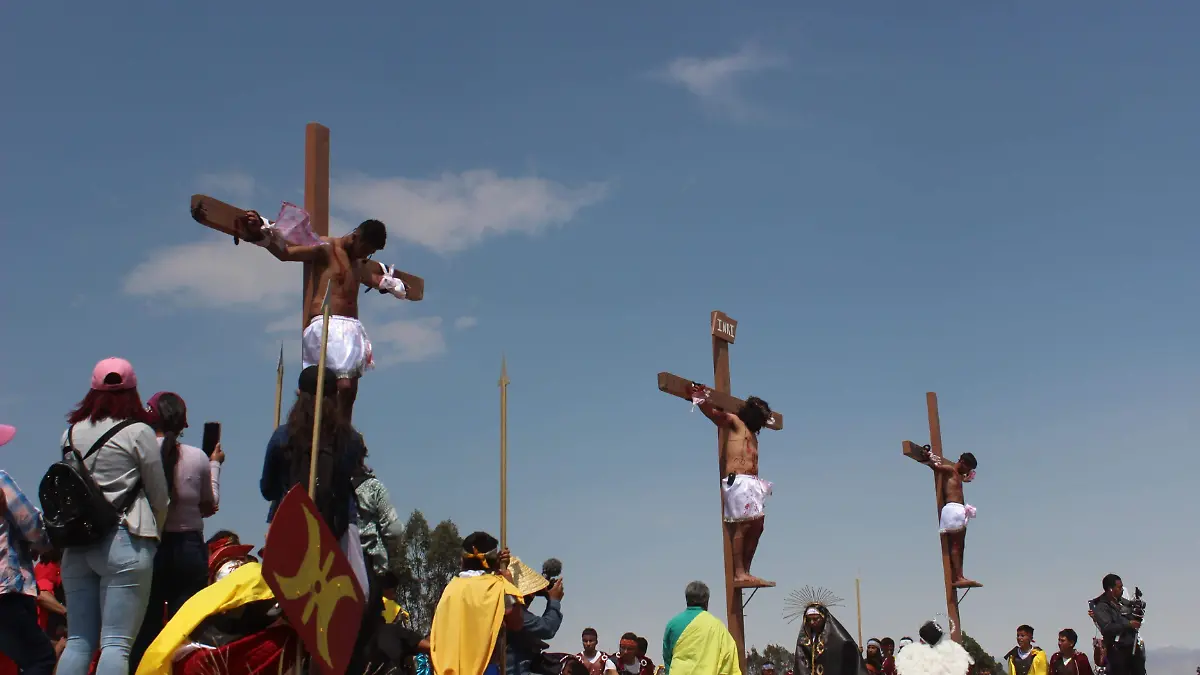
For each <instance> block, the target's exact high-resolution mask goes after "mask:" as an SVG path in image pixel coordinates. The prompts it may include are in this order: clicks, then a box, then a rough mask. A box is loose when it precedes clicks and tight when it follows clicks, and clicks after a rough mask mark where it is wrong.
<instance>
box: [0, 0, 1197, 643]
mask: <svg viewBox="0 0 1200 675" xmlns="http://www.w3.org/2000/svg"><path fill="white" fill-rule="evenodd" d="M4 14H5V20H4V21H3V22H2V25H0V56H2V57H3V61H4V63H6V64H7V66H6V69H5V70H6V73H5V78H4V81H5V85H6V86H5V93H6V96H5V105H4V107H3V112H2V113H0V119H3V120H4V121H5V122H6V124H5V128H6V130H7V133H6V134H5V140H4V153H3V155H4V158H5V161H4V162H2V163H0V199H2V200H3V203H4V205H5V208H4V209H3V212H2V213H0V220H2V222H3V228H4V233H5V248H4V250H5V251H6V252H7V255H6V256H5V262H4V265H3V267H2V268H0V269H2V271H0V274H2V275H3V281H4V287H5V288H6V289H7V292H6V293H5V294H4V298H5V299H4V303H3V306H4V309H5V315H6V317H7V320H6V322H5V324H4V330H3V332H2V333H0V335H2V337H0V364H2V368H3V370H2V372H3V378H2V379H0V418H2V420H3V421H5V422H10V423H13V424H16V425H18V426H19V428H20V433H19V435H18V437H17V440H16V441H15V442H14V443H13V444H12V445H10V446H9V447H6V448H4V450H3V454H2V455H0V466H2V467H3V468H5V469H7V470H8V471H10V472H11V473H13V475H14V476H15V477H16V478H17V479H18V480H19V481H20V483H21V484H22V485H23V486H24V487H25V488H26V489H27V490H29V491H31V492H33V491H35V490H36V485H37V481H38V479H39V477H40V475H41V473H42V472H43V471H44V469H45V467H46V466H47V465H48V464H49V463H50V462H51V461H52V460H53V459H54V456H55V454H56V448H55V446H56V443H57V440H58V436H59V434H60V433H61V430H62V427H63V418H62V416H63V415H64V414H65V413H66V411H67V410H68V409H69V408H70V407H71V406H72V404H74V403H75V402H76V401H77V400H78V399H79V398H81V397H82V396H83V394H84V393H85V388H86V386H87V377H88V375H89V372H90V368H91V366H92V364H94V363H95V361H96V360H98V359H100V358H103V357H105V356H109V355H113V354H116V355H122V356H126V357H128V358H129V359H131V360H132V361H133V362H134V364H135V366H136V368H137V370H138V373H139V376H140V378H141V382H142V391H143V394H144V395H147V396H148V395H149V394H150V393H152V392H153V391H156V390H159V389H171V390H174V391H178V392H179V393H181V394H182V395H183V396H184V397H185V398H186V399H187V401H188V404H189V407H190V409H191V415H192V419H193V420H194V421H195V422H196V424H195V425H194V426H196V427H197V430H196V431H197V433H196V434H195V438H193V441H198V436H199V433H198V428H199V424H198V423H199V422H201V421H203V420H220V421H221V422H223V424H224V428H225V444H224V445H225V448H226V451H227V453H228V455H229V460H228V462H227V464H226V471H225V477H224V481H223V500H222V509H221V512H220V513H219V514H218V515H217V516H216V517H215V518H213V519H212V520H211V521H210V525H209V527H210V528H212V529H216V528H218V527H233V528H235V529H237V530H239V531H240V532H241V533H242V534H243V535H244V536H245V537H247V538H249V539H251V540H254V539H257V538H259V537H261V535H262V534H263V531H264V529H265V526H264V524H263V522H262V520H263V517H264V515H265V511H266V506H265V504H264V503H263V502H262V500H261V499H260V498H259V495H258V491H257V480H258V475H259V471H260V466H261V456H262V452H263V448H264V446H265V443H266V440H267V438H268V436H269V434H270V431H271V429H270V417H271V414H272V410H271V406H272V402H273V389H274V367H275V358H276V353H277V350H278V348H279V345H280V343H281V341H283V342H284V343H285V344H286V349H287V357H288V375H287V379H288V382H289V384H290V383H291V382H293V381H294V377H295V376H296V374H297V373H298V360H299V352H298V347H297V346H296V344H297V342H296V340H297V337H298V335H297V333H298V330H297V329H296V327H297V326H298V324H299V319H298V316H297V315H298V309H299V302H300V299H299V270H298V268H296V267H294V266H287V265H283V264H280V263H276V262H275V261H274V260H273V259H271V258H270V257H269V256H268V255H266V254H265V253H264V252H263V251H260V250H258V249H256V248H253V247H249V246H240V247H238V248H236V249H235V248H234V247H233V246H232V245H230V244H229V242H228V240H223V239H221V238H220V237H217V236H215V235H213V234H212V233H211V232H209V231H207V230H205V229H204V228H202V227H200V226H199V225H197V224H195V223H194V222H192V221H191V219H190V218H189V217H188V213H187V210H186V208H187V202H188V197H189V196H190V195H191V194H192V193H193V192H205V193H208V194H212V195H214V196H217V197H220V198H223V199H226V200H228V201H233V202H235V203H238V204H244V205H246V206H250V207H255V208H258V209H259V210H262V211H264V212H267V213H273V212H274V211H275V210H277V209H278V204H279V202H280V201H281V200H291V201H296V202H300V201H301V200H302V195H301V189H302V177H303V164H302V162H303V140H304V125H305V123H306V122H309V121H314V120H315V121H320V122H322V123H323V124H325V125H327V126H329V127H330V129H331V130H332V172H333V180H334V188H333V193H334V197H333V217H334V221H335V227H341V228H345V227H347V226H348V225H350V224H353V223H355V222H357V221H358V220H361V219H362V218H364V217H379V218H382V219H383V220H385V221H386V222H387V223H388V225H389V229H390V232H391V237H390V238H389V245H388V248H387V250H386V254H385V255H384V256H383V258H385V259H387V260H389V261H392V262H396V263H399V265H400V266H401V267H402V268H403V269H407V270H410V271H412V272H414V273H417V274H421V275H423V276H424V277H425V278H426V280H427V283H428V289H427V295H426V300H424V301H423V302H421V303H417V304H408V303H401V302H399V301H395V300H392V299H390V298H385V297H380V296H377V295H372V296H369V297H366V298H364V309H363V317H364V320H365V321H366V323H367V326H368V329H369V330H370V331H371V332H372V336H373V338H374V339H375V341H376V349H377V352H378V354H379V356H380V358H381V360H382V361H383V362H384V363H383V365H382V366H381V368H380V369H378V370H377V371H375V372H372V373H370V374H369V375H368V376H367V377H366V378H365V379H364V380H363V383H362V391H361V394H360V397H359V404H358V407H357V409H356V415H355V420H356V422H357V425H358V426H359V427H360V429H361V430H362V431H363V432H364V433H365V435H366V437H367V439H368V442H369V444H370V448H371V457H372V462H373V464H374V466H375V467H376V469H377V470H378V471H379V473H380V474H381V476H382V478H383V479H384V481H385V482H386V483H387V485H388V486H389V488H390V489H391V490H392V494H393V496H394V499H395V502H396V505H397V508H398V509H399V510H401V511H402V512H408V511H410V510H411V509H413V508H420V509H422V510H423V511H424V512H425V513H426V515H427V516H428V517H429V518H430V519H431V520H439V519H443V518H452V519H453V520H455V521H456V522H457V523H458V525H459V527H460V529H462V530H464V531H471V530H474V529H489V530H496V529H498V517H497V515H496V504H497V500H498V497H497V495H498V486H497V441H496V439H497V390H496V380H497V377H498V374H499V365H500V357H501V354H506V355H507V358H508V364H509V370H510V375H511V377H512V380H513V384H512V386H511V389H510V419H509V429H510V448H511V459H510V471H511V477H510V479H511V485H512V487H511V490H510V504H509V516H510V537H511V545H512V548H513V549H514V551H515V552H516V553H517V554H518V555H521V556H522V557H524V558H527V559H529V560H530V561H531V562H533V563H535V564H536V562H537V561H540V560H541V559H543V558H546V557H549V556H552V555H553V556H557V557H560V558H562V559H563V561H564V562H565V564H566V580H567V581H566V583H567V603H566V621H565V623H564V625H563V628H562V631H561V633H560V636H561V637H560V638H559V639H558V640H557V641H556V642H555V646H556V647H560V648H562V649H574V648H575V647H576V646H577V645H578V639H577V636H578V634H579V631H580V630H581V629H582V628H583V627H584V626H585V625H594V626H595V627H597V628H598V629H599V630H600V633H601V636H602V642H603V644H604V645H609V646H615V643H616V641H617V639H618V637H619V634H620V633H621V632H623V631H625V630H633V631H635V632H638V633H639V634H642V635H646V636H648V637H649V638H650V640H651V644H652V645H654V647H653V648H652V652H653V653H654V654H655V655H656V654H657V651H658V649H657V642H658V637H659V636H660V635H661V631H662V627H663V624H664V622H665V621H666V620H667V619H668V618H669V617H670V615H672V614H673V613H674V612H675V611H677V610H679V609H681V604H682V589H683V586H684V585H685V584H686V582H687V581H689V580H691V579H693V578H699V579H704V580H707V581H708V582H709V584H710V585H711V586H713V587H714V588H718V587H719V586H720V584H721V553H720V543H719V539H718V536H719V535H718V517H719V511H718V507H717V498H716V495H715V494H714V493H715V492H716V485H715V480H716V472H715V470H714V463H715V459H714V453H715V447H714V446H715V442H714V439H713V433H712V429H711V427H710V426H709V425H708V423H707V422H706V421H705V420H704V419H703V418H702V417H701V416H700V414H699V413H691V414H689V410H688V405H687V404H686V403H684V402H682V401H680V400H678V399H673V398H670V397H668V396H665V395H663V394H661V393H659V392H658V391H657V389H656V387H655V384H654V376H655V374H656V373H657V372H659V371H662V370H668V371H671V372H674V373H677V374H679V375H682V376H684V377H690V378H694V379H703V380H710V379H711V375H712V371H711V360H710V358H709V346H708V326H707V322H708V313H709V311H711V310H713V309H720V310H723V311H725V312H726V313H728V314H729V315H731V316H732V317H733V318H735V319H737V320H738V321H739V322H740V326H739V328H740V330H739V336H738V343H737V344H736V345H734V347H733V352H732V354H733V356H732V366H733V370H732V372H733V385H734V389H735V393H738V394H740V395H743V396H744V395H748V394H757V395H759V396H762V397H764V398H766V399H767V400H768V401H770V402H771V404H772V405H773V406H774V407H775V408H776V409H777V410H780V411H781V412H783V413H784V414H785V415H786V418H787V425H788V426H787V429H786V430H785V431H784V432H782V433H770V434H767V435H766V436H765V437H764V439H763V443H762V451H763V456H762V472H763V474H764V476H765V477H766V478H768V479H770V480H772V481H774V482H775V485H776V495H775V497H774V498H773V499H772V501H771V502H770V504H769V514H770V515H769V517H768V521H767V531H766V535H765V538H764V540H763V543H762V546H761V549H760V553H759V559H758V560H757V561H756V565H755V570H756V571H757V572H758V573H760V574H761V575H762V576H765V577H766V578H769V579H773V580H775V581H777V582H778V583H779V588H778V589H775V590H769V591H764V592H761V593H759V594H758V597H756V598H755V599H754V601H753V603H752V604H751V605H750V607H749V608H748V609H747V619H746V622H747V632H748V636H749V642H750V643H751V644H758V645H763V644H765V643H767V642H773V641H774V642H783V643H785V644H791V643H793V642H794V637H795V626H790V625H787V624H786V623H784V622H783V621H782V620H781V618H780V616H781V613H782V606H783V600H784V598H785V597H786V595H787V593H788V592H789V591H790V590H791V589H793V588H798V587H800V586H803V585H805V584H814V585H821V586H827V587H829V588H831V589H833V590H834V591H836V592H838V593H839V594H840V595H842V596H843V597H846V598H847V599H848V602H847V605H848V607H849V609H847V610H844V613H843V614H842V617H843V620H844V621H845V622H846V623H847V624H851V625H852V624H853V609H852V608H853V592H854V590H853V589H854V576H855V574H856V573H858V574H861V576H862V579H863V594H864V597H863V612H864V629H865V632H866V633H868V634H871V635H884V634H888V635H892V636H894V637H899V636H900V635H903V634H914V633H915V632H916V629H917V627H918V626H919V625H920V623H921V622H922V621H924V620H925V619H927V618H930V617H931V616H933V615H934V613H935V612H939V611H943V610H944V606H943V604H942V602H941V598H942V595H941V590H940V584H941V569H940V564H939V557H938V552H937V535H936V521H935V519H934V516H935V514H934V508H933V497H932V495H931V494H930V493H931V491H932V490H931V486H930V482H931V481H930V479H929V477H928V470H927V469H924V468H922V467H920V466H917V465H915V464H914V463H913V462H911V461H910V460H907V459H905V458H903V457H902V456H901V454H900V442H901V441H902V440H904V439H905V438H911V439H913V440H917V441H922V442H923V441H924V440H925V439H926V436H927V432H926V425H925V408H924V392H925V391H928V390H934V391H937V392H938V393H939V395H940V398H941V405H942V419H943V433H944V438H945V446H946V450H947V453H948V454H956V453H958V452H962V451H966V450H970V451H972V452H974V453H975V454H976V455H977V456H978V457H979V459H980V471H979V478H978V480H977V481H976V482H975V483H973V484H972V485H970V486H969V490H968V492H967V495H968V499H969V500H970V501H971V502H972V503H974V504H975V505H976V506H977V507H978V508H979V514H980V515H979V518H978V519H977V520H976V521H974V522H973V523H972V527H971V531H970V535H969V537H968V553H967V571H968V573H969V574H971V575H972V576H974V577H975V578H977V579H979V580H981V581H983V582H984V584H985V585H986V586H985V588H983V589H981V590H978V591H975V592H973V593H972V594H971V595H970V597H969V598H968V599H967V600H966V601H965V602H964V604H963V609H962V611H963V620H964V623H965V627H966V629H967V631H968V632H970V633H973V634H975V635H976V636H977V637H979V638H980V639H981V641H982V642H983V643H984V645H985V646H986V647H987V648H988V649H989V650H991V651H992V652H994V653H1003V652H1004V651H1006V650H1007V649H1008V647H1009V646H1011V644H1012V642H1013V638H1012V635H1013V631H1014V627H1015V626H1016V625H1018V624H1020V623H1031V624H1033V625H1034V626H1035V627H1036V628H1037V630H1038V632H1037V637H1039V638H1040V639H1041V641H1042V643H1043V644H1046V645H1053V644H1054V634H1055V632H1057V630H1058V629H1059V628H1062V627H1066V626H1073V627H1075V628H1077V629H1079V631H1080V633H1082V634H1085V635H1090V634H1091V632H1092V631H1091V630H1090V629H1089V625H1088V624H1089V622H1088V619H1087V617H1086V615H1085V613H1084V612H1085V611H1086V605H1085V601H1086V600H1087V599H1088V598H1090V597H1092V596H1094V595H1096V594H1097V593H1098V592H1099V580H1100V577H1101V576H1102V575H1104V574H1105V573H1107V572H1110V571H1116V572H1118V573H1120V574H1122V575H1123V576H1124V577H1125V579H1126V580H1127V582H1129V583H1131V584H1132V583H1136V584H1138V585H1141V586H1142V587H1143V588H1144V589H1145V590H1146V592H1147V593H1148V600H1149V601H1150V605H1151V618H1150V621H1149V622H1148V623H1147V627H1146V634H1147V637H1148V639H1149V640H1150V641H1151V642H1152V643H1154V644H1159V645H1161V644H1175V645H1188V646H1195V645H1196V642H1195V640H1196V638H1195V636H1194V634H1193V631H1192V628H1194V626H1193V625H1190V624H1192V623H1193V622H1192V621H1191V617H1193V616H1194V607H1195V606H1196V605H1197V603H1200V594H1198V593H1197V591H1196V586H1195V583H1194V579H1193V578H1192V574H1191V572H1192V570H1193V569H1194V567H1195V565H1194V561H1195V560H1196V559H1197V557H1198V556H1200V545H1198V544H1197V540H1196V537H1195V526H1194V524H1193V523H1194V521H1195V519H1196V517H1197V516H1198V515H1200V508H1198V506H1197V503H1198V502H1197V500H1196V498H1195V484H1196V478H1195V476H1196V474H1197V472H1198V471H1200V460H1198V459H1197V454H1196V453H1195V448H1196V440H1195V439H1196V433H1197V428H1196V426H1195V421H1194V420H1195V410H1196V408H1197V405H1198V404H1200V385H1197V382H1198V379H1197V375H1198V374H1200V373H1198V370H1200V368H1198V367H1197V361H1196V359H1195V356H1194V355H1195V345H1196V344H1197V338H1198V337H1200V322H1198V321H1197V318H1196V317H1197V314H1196V312H1195V310H1194V298H1195V297H1196V295H1197V292H1198V291H1200V273H1198V272H1197V270H1196V266H1195V264H1194V260H1195V251H1196V248H1197V245H1200V234H1197V229H1196V228H1195V227H1194V224H1193V220H1194V217H1195V186H1194V177H1195V175H1196V174H1197V170H1198V169H1200V166H1197V159H1196V158H1197V156H1200V136H1198V135H1197V134H1196V133H1195V124H1196V123H1195V120H1196V119H1197V117H1198V113H1200V97H1198V96H1197V93H1196V88H1195V87H1194V86H1192V84H1191V83H1192V82H1193V81H1194V71H1195V66H1196V63H1197V59H1198V58H1200V46H1197V43H1196V41H1195V39H1194V38H1195V36H1194V30H1193V27H1194V26H1195V25H1196V20H1197V19H1200V7H1197V6H1196V5H1195V4H1194V3H1184V2H1151V3H1139V4H1136V5H1135V4H1133V3H1117V2H1111V1H1105V2H1093V3H1078V2H1066V3H1049V4H1047V3H1038V2H1031V1H1023V0H1022V1H1018V2H1009V3H930V2H907V3H883V2H875V3H861V4H858V5H854V4H852V3H850V4H848V3H832V2H809V3H789V2H775V1H772V2H756V3H738V4H736V5H735V4H733V3H717V2H704V1H698V0H693V1H692V2H686V3H685V2H680V1H661V2H654V3H637V4H635V3H629V2H623V3H550V2H528V3H482V2H480V3H442V4H440V5H435V4H434V3H365V2H364V3H350V4H349V5H346V6H345V7H343V8H341V9H339V10H338V11H336V12H335V11H333V10H331V9H330V5H327V4H324V3H322V4H317V3H311V2H291V3H286V4H285V3H280V2H260V3H230V2H210V3H186V4H185V3H154V4H147V3H142V4H141V5H140V6H138V7H136V8H133V7H129V6H121V5H119V4H118V5H112V4H106V5H103V6H101V5H91V4H83V3H72V4H68V3H62V2H42V3H36V4H34V3H22V4H21V5H20V6H12V7H9V8H7V9H6V10H5V12H4ZM1188 486H1191V487H1188ZM714 609H716V610H717V613H718V614H723V611H722V609H721V608H719V607H714Z"/></svg>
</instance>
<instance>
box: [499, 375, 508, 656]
mask: <svg viewBox="0 0 1200 675" xmlns="http://www.w3.org/2000/svg"><path fill="white" fill-rule="evenodd" d="M500 548H501V549H506V548H508V364H507V362H506V359H505V358H504V357H503V356H501V357H500ZM507 671H508V632H507V631H505V632H504V633H502V634H501V635H500V675H507Z"/></svg>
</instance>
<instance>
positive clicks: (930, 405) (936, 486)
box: [902, 391, 962, 644]
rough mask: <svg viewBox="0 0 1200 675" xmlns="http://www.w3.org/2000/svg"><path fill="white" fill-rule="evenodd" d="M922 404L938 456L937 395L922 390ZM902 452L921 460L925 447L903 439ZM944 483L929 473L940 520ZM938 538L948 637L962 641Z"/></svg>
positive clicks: (946, 546) (946, 552) (945, 552)
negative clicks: (948, 619)
mask: <svg viewBox="0 0 1200 675" xmlns="http://www.w3.org/2000/svg"><path fill="white" fill-rule="evenodd" d="M925 406H926V408H927V409H928V411H929V450H928V452H930V453H932V454H933V456H935V457H938V458H941V457H942V456H943V455H942V422H941V418H940V417H939V416H938V403H937V394H936V393H935V392H932V391H930V392H926V394H925ZM902 448H903V451H904V455H905V456H906V457H909V458H911V459H914V460H916V461H918V462H922V463H924V461H925V454H926V449H925V446H922V445H917V444H916V443H913V442H912V441H904V443H903V445H902ZM945 482H946V479H945V478H944V477H943V476H942V475H941V474H939V473H938V472H936V471H935V472H933V491H934V500H935V503H936V505H937V518H938V521H939V522H940V520H941V516H942V507H943V506H945V505H946V499H945ZM938 539H940V540H941V542H942V577H943V580H944V582H945V585H946V615H947V616H948V617H949V618H950V639H952V640H954V641H955V642H957V643H959V644H962V621H961V620H960V619H959V616H958V590H957V589H956V588H954V572H953V569H952V568H951V566H950V542H949V541H947V539H946V537H945V536H944V535H939V536H938Z"/></svg>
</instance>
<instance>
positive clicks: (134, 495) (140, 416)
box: [57, 358, 170, 675]
mask: <svg viewBox="0 0 1200 675" xmlns="http://www.w3.org/2000/svg"><path fill="white" fill-rule="evenodd" d="M67 421H68V422H70V424H71V426H70V427H69V428H68V430H67V432H66V433H64V434H63V436H62V445H63V447H64V448H66V447H68V444H69V445H70V446H71V447H73V448H75V449H76V450H78V451H79V452H80V453H85V452H87V451H88V449H90V448H91V447H92V446H93V445H94V444H95V443H96V442H97V441H99V440H100V439H101V437H103V436H105V435H106V434H107V432H109V431H110V430H112V429H114V428H115V427H117V426H118V425H121V424H123V423H125V422H126V421H130V422H133V423H132V424H129V425H127V426H124V427H123V428H121V429H120V430H119V431H118V432H117V433H116V434H115V435H113V436H112V437H111V438H109V439H108V441H107V442H105V443H104V444H103V445H102V446H101V447H100V448H99V449H98V450H97V451H96V452H95V453H94V454H92V455H91V457H89V458H86V459H84V460H83V466H84V468H85V469H86V470H87V471H88V472H89V473H90V475H91V477H92V479H93V480H94V481H95V483H96V485H97V486H98V487H99V488H100V490H101V492H103V494H104V498H105V499H106V500H107V501H109V502H110V503H111V504H113V505H114V506H117V505H121V506H119V507H118V511H119V512H120V519H119V524H118V525H117V527H116V528H115V529H114V530H113V531H112V532H111V533H110V534H109V535H107V536H106V537H104V538H103V539H101V540H100V541H98V542H96V543H94V544H89V545H87V546H80V547H69V548H67V549H66V550H65V551H64V552H63V558H62V580H63V588H64V590H65V591H66V595H67V602H66V605H67V606H68V607H69V608H70V620H69V621H68V624H67V647H66V649H64V650H63V653H62V658H61V659H60V660H59V662H58V671H57V673H58V675H87V673H88V669H89V666H90V663H91V658H92V654H93V653H95V651H96V650H97V649H99V650H100V660H99V661H98V662H97V664H96V675H128V673H129V670H130V668H129V652H130V649H131V648H132V646H133V640H134V636H135V635H137V632H138V629H139V628H140V627H141V625H142V618H143V616H144V614H145V612H146V602H147V599H148V598H149V594H150V584H151V579H152V577H153V574H154V553H155V551H156V550H157V549H158V539H159V535H160V533H161V531H162V529H161V527H162V524H163V523H165V522H166V518H167V505H168V502H169V499H170V497H169V492H168V488H167V478H166V474H165V473H164V471H163V466H162V458H161V455H160V452H159V447H158V438H157V437H155V435H154V430H153V429H151V428H150V425H149V424H146V421H147V414H146V411H145V409H144V408H143V407H142V401H141V398H140V397H139V396H138V391H137V376H136V375H135V374H134V372H133V366H131V365H130V364H129V362H128V361H126V360H125V359H118V358H108V359H104V360H103V361H101V362H100V363H97V364H96V367H95V369H94V370H93V371H92V385H91V389H90V390H89V391H88V393H87V395H86V396H84V398H83V400H82V401H80V402H79V405H78V406H76V408H75V409H74V410H72V411H71V412H70V414H68V415H67Z"/></svg>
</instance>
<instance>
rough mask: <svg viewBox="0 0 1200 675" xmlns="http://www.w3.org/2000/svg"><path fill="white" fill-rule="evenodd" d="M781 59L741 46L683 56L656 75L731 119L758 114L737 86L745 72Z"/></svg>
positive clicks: (778, 63)
mask: <svg viewBox="0 0 1200 675" xmlns="http://www.w3.org/2000/svg"><path fill="white" fill-rule="evenodd" d="M784 63H785V61H784V60H783V59H782V58H781V57H779V56H777V55H773V54H769V53H766V52H764V51H762V50H761V49H759V48H758V47H756V46H755V45H746V46H743V47H742V48H741V49H739V50H738V51H736V52H734V53H732V54H727V55H725V56H717V57H711V58H699V57H692V56H684V57H680V58H677V59H675V60H674V61H671V63H669V64H667V66H666V68H665V69H663V70H662V71H661V72H660V73H659V76H660V77H662V78H664V79H666V80H667V81H668V82H672V83H674V84H676V85H679V86H682V87H684V88H685V89H687V90H688V91H689V92H691V93H692V94H694V95H695V96H696V97H697V98H699V99H700V101H701V103H703V104H704V105H705V107H707V108H708V109H709V111H710V112H712V113H715V114H718V115H721V116H723V117H728V118H730V119H733V120H735V121H747V120H749V119H752V118H755V117H757V116H759V114H760V113H759V111H758V110H757V109H756V108H755V106H754V105H752V104H751V103H750V102H748V101H747V100H746V99H745V98H744V97H743V96H742V93H741V90H740V89H739V86H738V85H739V83H740V81H741V80H742V79H743V78H744V77H745V76H747V75H751V74H753V73H757V72H760V71H763V70H767V69H770V68H778V67H781V66H783V65H784Z"/></svg>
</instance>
